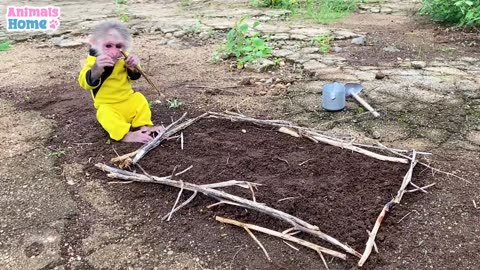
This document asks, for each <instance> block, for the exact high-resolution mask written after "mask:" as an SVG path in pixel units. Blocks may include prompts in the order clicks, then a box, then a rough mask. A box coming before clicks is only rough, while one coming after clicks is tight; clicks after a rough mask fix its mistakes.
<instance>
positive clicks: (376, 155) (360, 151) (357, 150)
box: [308, 132, 408, 164]
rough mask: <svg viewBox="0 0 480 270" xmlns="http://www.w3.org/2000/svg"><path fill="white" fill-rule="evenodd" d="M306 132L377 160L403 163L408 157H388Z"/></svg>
mask: <svg viewBox="0 0 480 270" xmlns="http://www.w3.org/2000/svg"><path fill="white" fill-rule="evenodd" d="M308 133H309V135H310V137H311V138H313V139H314V140H316V141H319V142H323V143H326V144H329V145H333V146H337V147H340V148H345V149H348V150H352V151H354V152H357V153H360V154H364V155H366V156H369V157H372V158H376V159H378V160H382V161H391V162H398V163H404V164H407V163H408V159H405V158H396V157H390V156H385V155H381V154H377V153H375V152H372V151H369V150H365V149H363V148H360V147H358V146H355V145H352V144H351V143H346V142H341V141H335V140H332V139H329V138H325V137H322V136H318V134H314V133H312V132H308Z"/></svg>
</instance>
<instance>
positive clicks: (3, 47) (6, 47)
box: [0, 41, 12, 52]
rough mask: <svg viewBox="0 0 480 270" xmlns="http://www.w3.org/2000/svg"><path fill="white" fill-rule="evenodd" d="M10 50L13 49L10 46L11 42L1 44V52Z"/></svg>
mask: <svg viewBox="0 0 480 270" xmlns="http://www.w3.org/2000/svg"><path fill="white" fill-rule="evenodd" d="M10 48H12V46H11V45H10V42H8V41H6V42H2V43H0V52H4V51H8V50H10Z"/></svg>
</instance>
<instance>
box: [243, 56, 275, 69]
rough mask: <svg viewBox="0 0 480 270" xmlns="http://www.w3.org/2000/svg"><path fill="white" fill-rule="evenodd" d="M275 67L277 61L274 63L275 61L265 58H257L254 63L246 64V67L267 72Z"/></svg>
mask: <svg viewBox="0 0 480 270" xmlns="http://www.w3.org/2000/svg"><path fill="white" fill-rule="evenodd" d="M273 67H275V63H273V61H270V60H268V59H263V58H262V59H258V60H255V61H254V62H253V63H247V64H245V69H247V70H250V71H254V72H266V71H268V70H270V69H272V68H273Z"/></svg>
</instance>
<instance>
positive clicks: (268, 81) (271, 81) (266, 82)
mask: <svg viewBox="0 0 480 270" xmlns="http://www.w3.org/2000/svg"><path fill="white" fill-rule="evenodd" d="M272 83H273V79H272V78H270V79H268V80H266V81H265V84H272Z"/></svg>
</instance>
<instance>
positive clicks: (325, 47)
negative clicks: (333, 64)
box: [312, 34, 333, 53]
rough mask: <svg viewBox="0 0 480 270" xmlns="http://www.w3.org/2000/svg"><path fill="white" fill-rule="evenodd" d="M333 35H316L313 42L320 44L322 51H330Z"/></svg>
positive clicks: (316, 44)
mask: <svg viewBox="0 0 480 270" xmlns="http://www.w3.org/2000/svg"><path fill="white" fill-rule="evenodd" d="M332 40H333V37H332V36H331V35H329V34H325V35H320V36H316V37H314V38H313V39H312V44H313V45H315V46H318V48H319V50H320V52H321V53H328V52H329V51H330V47H331V43H332Z"/></svg>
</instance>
